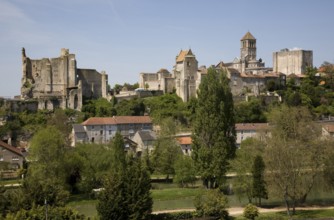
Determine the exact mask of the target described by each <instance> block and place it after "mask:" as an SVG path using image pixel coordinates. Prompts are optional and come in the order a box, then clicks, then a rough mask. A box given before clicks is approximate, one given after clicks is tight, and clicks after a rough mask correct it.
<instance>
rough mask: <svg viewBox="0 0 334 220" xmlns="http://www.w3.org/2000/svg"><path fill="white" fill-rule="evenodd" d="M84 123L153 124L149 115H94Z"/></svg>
mask: <svg viewBox="0 0 334 220" xmlns="http://www.w3.org/2000/svg"><path fill="white" fill-rule="evenodd" d="M81 124H82V125H117V124H152V120H151V118H150V117H149V116H114V117H92V118H89V119H87V120H86V121H84V122H83V123H81Z"/></svg>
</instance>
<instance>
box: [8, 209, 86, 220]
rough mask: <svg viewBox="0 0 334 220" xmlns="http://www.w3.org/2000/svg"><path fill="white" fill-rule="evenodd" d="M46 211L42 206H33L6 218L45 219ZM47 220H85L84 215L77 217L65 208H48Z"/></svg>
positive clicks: (9, 219)
mask: <svg viewBox="0 0 334 220" xmlns="http://www.w3.org/2000/svg"><path fill="white" fill-rule="evenodd" d="M45 215H46V211H45V207H44V206H37V207H36V206H33V207H32V208H31V209H30V210H25V209H21V210H19V211H18V212H16V213H10V214H8V215H7V216H6V219H8V220H12V219H13V220H14V219H22V220H23V219H35V220H42V219H45ZM48 219H65V220H66V219H68V220H70V219H77V220H81V219H85V216H84V215H79V214H77V213H76V212H75V211H73V210H72V209H70V208H66V207H52V206H50V207H48Z"/></svg>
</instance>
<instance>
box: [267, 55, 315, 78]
mask: <svg viewBox="0 0 334 220" xmlns="http://www.w3.org/2000/svg"><path fill="white" fill-rule="evenodd" d="M312 66H313V51H312V50H301V49H293V50H289V49H283V50H281V51H279V52H274V53H273V71H274V72H281V73H284V74H285V75H290V74H295V75H303V74H305V72H306V68H307V67H312Z"/></svg>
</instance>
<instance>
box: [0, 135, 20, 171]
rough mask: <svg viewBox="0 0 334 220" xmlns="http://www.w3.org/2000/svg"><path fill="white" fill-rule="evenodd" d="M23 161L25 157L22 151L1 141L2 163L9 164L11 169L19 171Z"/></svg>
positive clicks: (0, 158) (0, 155)
mask: <svg viewBox="0 0 334 220" xmlns="http://www.w3.org/2000/svg"><path fill="white" fill-rule="evenodd" d="M23 161H24V155H23V154H22V151H21V150H20V149H18V148H16V147H13V146H11V145H9V144H6V143H5V142H3V141H0V163H8V164H9V167H8V168H9V169H19V168H22V166H23Z"/></svg>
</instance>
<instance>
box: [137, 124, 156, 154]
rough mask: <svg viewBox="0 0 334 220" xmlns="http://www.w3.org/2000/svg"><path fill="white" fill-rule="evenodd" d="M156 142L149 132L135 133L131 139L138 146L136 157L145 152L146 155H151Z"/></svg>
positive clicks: (153, 135) (153, 134)
mask: <svg viewBox="0 0 334 220" xmlns="http://www.w3.org/2000/svg"><path fill="white" fill-rule="evenodd" d="M156 140H157V137H156V134H155V132H153V131H151V130H140V131H137V132H136V134H135V135H134V136H133V138H132V141H134V142H135V143H137V145H138V146H137V149H136V152H137V154H138V155H141V154H143V153H145V152H146V151H147V153H151V152H152V151H153V149H154V144H155V141H156Z"/></svg>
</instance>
